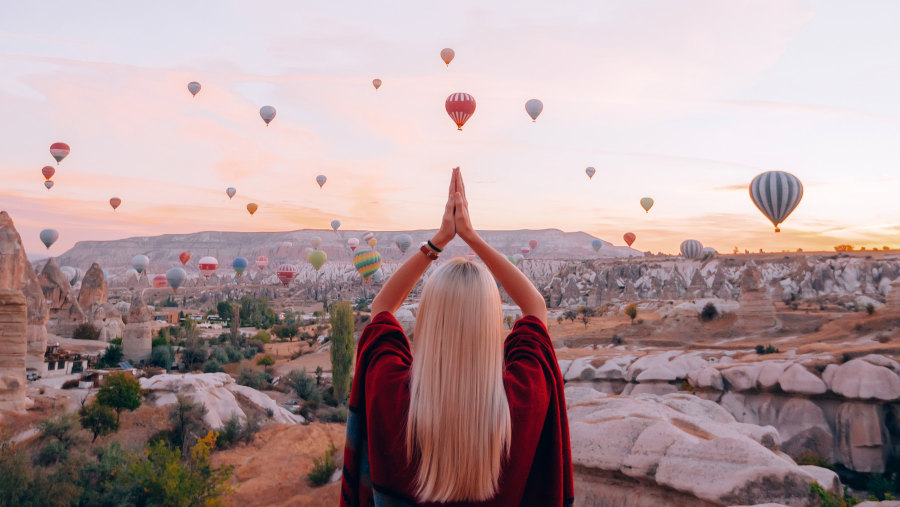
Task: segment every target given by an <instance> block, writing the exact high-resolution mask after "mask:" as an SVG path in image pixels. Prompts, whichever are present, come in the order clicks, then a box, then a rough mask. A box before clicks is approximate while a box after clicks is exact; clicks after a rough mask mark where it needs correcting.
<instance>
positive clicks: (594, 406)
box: [567, 389, 822, 506]
mask: <svg viewBox="0 0 900 507" xmlns="http://www.w3.org/2000/svg"><path fill="white" fill-rule="evenodd" d="M568 392H569V389H567V396H568ZM573 396H578V397H580V398H583V397H582V395H581V394H576V393H573ZM569 421H570V428H571V443H572V459H573V463H574V464H575V466H576V467H578V469H579V472H580V475H582V477H591V476H593V475H595V474H610V473H618V474H621V475H623V476H627V477H630V478H633V479H636V480H638V481H639V482H640V483H642V484H650V485H651V486H656V487H667V488H671V489H673V490H675V491H677V492H678V493H679V494H687V495H690V496H694V497H696V498H698V499H699V501H698V502H697V505H703V502H711V503H714V504H718V505H748V504H757V503H764V502H780V503H785V504H789V505H799V506H807V505H809V506H812V505H816V503H815V500H814V499H813V498H812V497H811V496H810V493H809V484H810V483H811V482H813V481H814V480H816V479H815V478H814V477H813V474H811V473H810V472H809V471H807V470H804V469H803V468H801V467H799V466H797V465H796V464H795V463H794V462H793V461H792V460H790V459H789V458H787V457H786V456H784V455H783V454H781V453H779V452H777V448H778V445H779V444H780V443H781V440H780V438H779V436H778V432H777V431H775V429H774V428H772V427H760V426H756V425H750V424H742V423H738V422H737V421H735V420H734V418H733V417H732V416H731V415H730V414H729V413H728V412H727V411H725V409H723V408H722V407H720V406H718V405H717V404H716V403H714V402H711V401H705V400H701V399H699V398H697V397H696V396H692V395H687V394H682V393H678V394H668V395H665V396H654V395H640V396H633V397H627V398H626V397H599V398H597V399H595V400H594V401H592V402H589V403H585V404H579V405H578V406H575V407H572V408H571V409H570V410H569ZM582 470H583V471H584V473H581V471H582ZM816 475H822V474H821V473H819V472H818V471H816ZM584 480H585V481H588V479H584ZM601 504H602V503H601Z"/></svg>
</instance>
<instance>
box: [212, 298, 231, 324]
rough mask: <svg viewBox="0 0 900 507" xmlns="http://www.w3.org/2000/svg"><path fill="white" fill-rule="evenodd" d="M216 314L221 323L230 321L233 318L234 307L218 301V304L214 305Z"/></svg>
mask: <svg viewBox="0 0 900 507" xmlns="http://www.w3.org/2000/svg"><path fill="white" fill-rule="evenodd" d="M216 313H218V314H219V318H220V319H222V320H223V321H230V320H231V319H233V318H234V307H233V306H231V303H229V302H227V301H219V304H217V305H216Z"/></svg>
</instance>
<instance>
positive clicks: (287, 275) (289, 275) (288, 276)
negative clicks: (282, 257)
mask: <svg viewBox="0 0 900 507" xmlns="http://www.w3.org/2000/svg"><path fill="white" fill-rule="evenodd" d="M275 275H276V276H277V277H278V279H279V280H280V281H281V283H282V284H283V285H284V286H285V287H287V286H288V285H289V284H290V283H291V281H293V279H294V277H295V276H297V266H294V265H293V264H282V265H281V266H278V269H277V270H276V271H275Z"/></svg>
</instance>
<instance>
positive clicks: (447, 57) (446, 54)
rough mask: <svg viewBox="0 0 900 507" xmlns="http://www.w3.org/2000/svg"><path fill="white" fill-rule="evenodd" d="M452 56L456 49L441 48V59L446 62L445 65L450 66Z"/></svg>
mask: <svg viewBox="0 0 900 507" xmlns="http://www.w3.org/2000/svg"><path fill="white" fill-rule="evenodd" d="M454 56H456V51H453V50H452V49H450V48H444V49H442V50H441V60H444V63H446V64H447V67H449V66H450V62H452V61H453V57H454Z"/></svg>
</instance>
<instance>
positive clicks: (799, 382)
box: [778, 364, 900, 394]
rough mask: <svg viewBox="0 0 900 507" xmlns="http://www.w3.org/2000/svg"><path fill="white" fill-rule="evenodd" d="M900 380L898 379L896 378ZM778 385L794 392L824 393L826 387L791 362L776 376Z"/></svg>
mask: <svg viewBox="0 0 900 507" xmlns="http://www.w3.org/2000/svg"><path fill="white" fill-rule="evenodd" d="M898 381H900V379H898ZM778 385H779V386H781V390H782V391H784V392H786V393H796V394H824V393H825V391H827V390H828V388H827V387H826V386H825V382H823V381H822V379H820V378H819V377H817V376H815V375H813V374H812V373H811V372H810V371H809V370H807V369H806V368H804V367H803V366H801V365H799V364H792V365H791V366H790V367H789V368H788V369H787V370H785V371H784V373H783V374H782V375H781V376H780V377H778Z"/></svg>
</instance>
